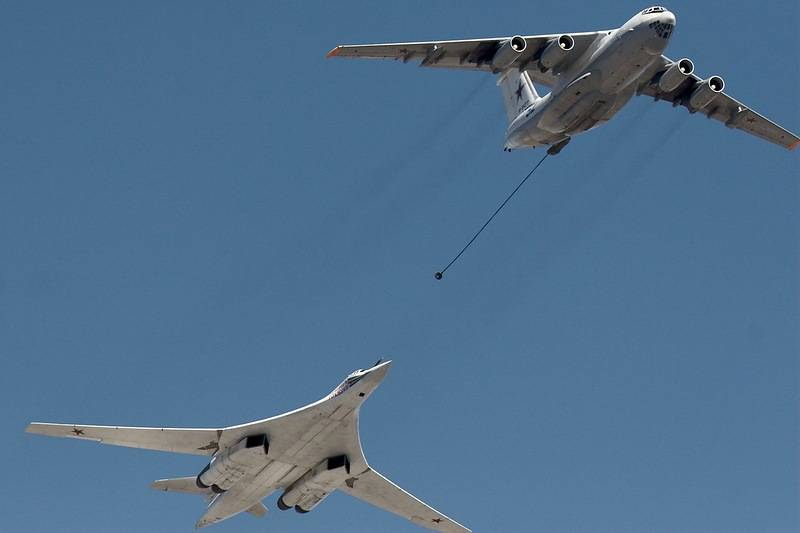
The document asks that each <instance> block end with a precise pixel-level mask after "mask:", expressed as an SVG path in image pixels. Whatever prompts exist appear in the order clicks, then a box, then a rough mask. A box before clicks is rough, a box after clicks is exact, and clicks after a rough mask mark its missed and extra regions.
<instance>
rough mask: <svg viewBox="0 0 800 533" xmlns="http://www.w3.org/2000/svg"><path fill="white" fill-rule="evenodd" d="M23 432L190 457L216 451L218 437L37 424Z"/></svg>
mask: <svg viewBox="0 0 800 533" xmlns="http://www.w3.org/2000/svg"><path fill="white" fill-rule="evenodd" d="M25 431H26V432H28V433H35V434H37V435H47V436H48V437H67V438H72V439H81V440H90V441H94V442H100V443H103V444H112V445H114V446H127V447H128V448H142V449H146V450H157V451H162V452H173V453H186V454H192V455H211V454H213V453H214V452H216V451H217V450H218V449H219V437H220V435H222V430H221V429H192V428H145V427H122V426H86V425H81V424H44V423H40V422H33V423H32V424H30V425H29V426H28V427H27V428H26V429H25Z"/></svg>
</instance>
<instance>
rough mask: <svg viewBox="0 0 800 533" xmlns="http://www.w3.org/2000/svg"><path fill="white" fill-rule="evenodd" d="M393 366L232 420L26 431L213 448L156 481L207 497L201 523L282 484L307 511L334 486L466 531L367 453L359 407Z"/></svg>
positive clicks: (194, 450)
mask: <svg viewBox="0 0 800 533" xmlns="http://www.w3.org/2000/svg"><path fill="white" fill-rule="evenodd" d="M390 366H391V361H387V362H384V363H380V362H379V363H378V364H376V365H375V366H373V367H372V368H368V369H366V370H357V371H355V372H353V373H352V374H350V375H349V376H347V378H346V379H345V380H344V381H343V382H342V383H341V384H340V385H338V386H337V387H336V388H335V389H334V390H333V391H331V393H330V394H328V395H327V396H326V397H325V398H323V399H321V400H319V401H317V402H315V403H312V404H310V405H307V406H305V407H302V408H300V409H297V410H295V411H291V412H289V413H285V414H282V415H279V416H276V417H273V418H267V419H265V420H259V421H256V422H251V423H248V424H241V425H238V426H230V427H227V428H221V429H182V428H136V427H122V426H91V425H84V424H47V423H38V422H34V423H32V424H30V425H29V426H28V428H27V429H26V431H27V432H28V433H36V434H40V435H47V436H51V437H68V438H76V439H83V440H90V441H95V442H100V443H103V444H113V445H117V446H128V447H132V448H145V449H150V450H160V451H169V452H176V453H187V454H195V455H213V457H212V460H211V462H210V463H209V465H208V466H207V467H206V468H204V469H203V470H202V471H201V472H200V474H199V475H197V476H192V477H183V478H176V479H162V480H158V481H155V482H154V483H153V484H152V488H154V489H156V490H161V491H165V492H181V493H190V494H199V495H201V496H204V497H205V498H207V499H208V500H209V502H210V503H209V504H208V508H207V509H206V512H205V513H204V514H203V516H202V517H201V518H200V519H199V520H198V521H197V524H196V525H197V527H205V526H208V525H211V524H214V523H216V522H219V521H221V520H225V519H227V518H230V517H232V516H234V515H237V514H239V513H242V512H248V513H250V514H252V515H254V516H264V515H265V514H266V512H267V510H266V507H264V506H263V504H262V503H261V500H262V499H263V498H265V497H266V496H268V495H269V494H271V493H273V492H275V491H277V490H283V491H285V493H284V495H283V497H282V498H281V500H279V506H282V507H283V508H289V507H295V510H297V511H298V512H308V511H310V510H312V509H313V508H314V507H316V506H317V505H318V504H319V503H320V502H322V501H323V500H324V499H325V498H326V497H327V496H328V495H329V494H330V493H331V492H332V491H334V490H343V491H344V492H347V493H348V494H352V495H353V496H355V497H357V498H359V499H361V500H364V501H366V502H368V503H371V504H373V505H377V506H378V507H381V508H383V509H386V510H387V511H390V512H392V513H395V514H398V515H400V516H403V517H404V518H407V519H408V520H411V521H412V522H414V523H416V524H419V525H421V526H423V527H426V528H428V529H432V530H436V531H442V532H447V533H468V532H469V529H467V528H465V527H464V526H462V525H460V524H459V523H457V522H455V521H454V520H452V519H450V518H448V517H447V516H445V515H443V514H442V513H440V512H438V511H436V510H435V509H433V508H432V507H430V506H428V505H427V504H425V503H423V502H422V501H420V500H418V499H417V498H415V497H414V496H412V495H411V494H409V493H407V492H406V491H404V490H402V489H400V488H399V487H397V486H396V485H394V484H393V483H392V482H391V481H389V480H387V479H385V478H384V477H382V476H380V474H377V473H376V472H374V471H373V470H372V469H371V468H370V466H369V465H368V464H367V461H366V459H365V458H364V452H363V451H362V449H361V442H360V439H359V436H358V413H359V409H360V407H361V405H362V403H363V402H364V401H365V400H366V399H367V398H368V397H369V396H370V395H371V394H372V392H373V391H374V390H375V389H376V388H377V386H378V385H379V384H380V383H381V381H383V379H384V377H385V376H386V373H387V372H388V371H389V367H390ZM284 500H285V502H284ZM281 502H284V503H281Z"/></svg>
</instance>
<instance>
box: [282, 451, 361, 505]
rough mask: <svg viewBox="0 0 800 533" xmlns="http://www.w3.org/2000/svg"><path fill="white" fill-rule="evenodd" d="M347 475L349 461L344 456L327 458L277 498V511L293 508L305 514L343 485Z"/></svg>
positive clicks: (348, 472)
mask: <svg viewBox="0 0 800 533" xmlns="http://www.w3.org/2000/svg"><path fill="white" fill-rule="evenodd" d="M349 475H350V460H349V459H348V458H347V456H346V455H337V456H335V457H329V458H328V459H325V460H324V461H322V462H321V463H319V464H318V465H317V466H315V467H314V468H312V469H311V470H309V471H308V472H306V473H305V474H303V475H302V476H300V478H298V479H297V481H295V482H294V483H292V484H291V485H290V486H289V488H287V489H286V491H285V492H284V493H283V494H282V495H281V497H280V498H278V509H280V510H282V511H285V510H287V509H291V508H292V507H294V510H295V511H297V512H298V513H307V512H309V511H311V510H312V509H314V508H315V507H316V506H317V505H319V504H320V502H322V500H324V499H325V498H327V497H328V495H330V493H331V492H333V491H334V490H335V489H336V487H338V486H339V485H341V484H342V483H344V481H345V480H346V479H347V477H348V476H349Z"/></svg>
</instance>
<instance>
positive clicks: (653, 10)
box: [642, 6, 667, 15]
mask: <svg viewBox="0 0 800 533" xmlns="http://www.w3.org/2000/svg"><path fill="white" fill-rule="evenodd" d="M666 10H667V9H666V8H664V7H661V6H653V7H648V8H647V9H645V10H644V11H642V15H649V14H650V13H663V12H664V11H666Z"/></svg>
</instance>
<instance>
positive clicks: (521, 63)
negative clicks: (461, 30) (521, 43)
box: [326, 31, 608, 86]
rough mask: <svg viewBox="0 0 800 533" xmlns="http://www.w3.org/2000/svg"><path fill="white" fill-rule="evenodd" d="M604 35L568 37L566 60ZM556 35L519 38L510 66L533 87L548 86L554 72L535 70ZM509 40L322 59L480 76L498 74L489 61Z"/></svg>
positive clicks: (426, 44)
mask: <svg viewBox="0 0 800 533" xmlns="http://www.w3.org/2000/svg"><path fill="white" fill-rule="evenodd" d="M607 33H608V31H598V32H583V33H570V34H569V36H570V37H572V38H573V39H574V41H575V44H574V46H575V47H574V49H573V50H572V53H571V54H570V57H573V58H578V57H581V56H582V55H583V54H584V53H585V52H586V51H587V50H588V49H589V47H590V46H591V45H592V43H594V42H595V41H596V40H597V39H598V37H600V36H601V35H605V34H607ZM559 37H560V35H557V34H554V35H530V36H526V37H523V38H524V39H525V42H526V46H525V50H524V51H523V52H522V53H520V55H519V57H518V58H517V59H516V60H515V61H514V62H513V63H512V65H510V66H508V67H505V68H510V67H512V66H513V67H515V68H518V69H519V70H520V71H522V70H525V69H529V70H530V72H531V75H532V76H533V77H535V81H536V82H537V83H541V84H543V85H547V86H552V85H553V84H554V83H555V76H556V74H558V72H552V71H548V72H547V73H540V71H539V69H538V68H536V67H538V65H539V58H540V56H541V54H542V52H543V51H544V49H545V47H546V46H547V44H548V43H549V42H550V41H552V40H554V39H558V38H559ZM510 39H512V37H490V38H486V39H466V40H457V41H419V42H407V43H381V44H356V45H340V46H337V47H336V48H334V49H333V50H331V51H330V52H328V54H327V56H326V57H349V58H361V59H394V60H396V61H402V62H403V63H408V62H409V61H419V65H420V66H421V67H438V68H453V69H466V70H480V71H484V72H499V70H498V69H496V68H495V67H494V66H493V65H492V59H493V58H494V56H495V53H496V52H497V50H498V49H499V48H500V46H502V45H503V44H504V43H506V42H508V41H509V40H510ZM567 66H568V62H565V63H564V64H561V65H559V67H558V68H559V69H561V68H566V67H567Z"/></svg>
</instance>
